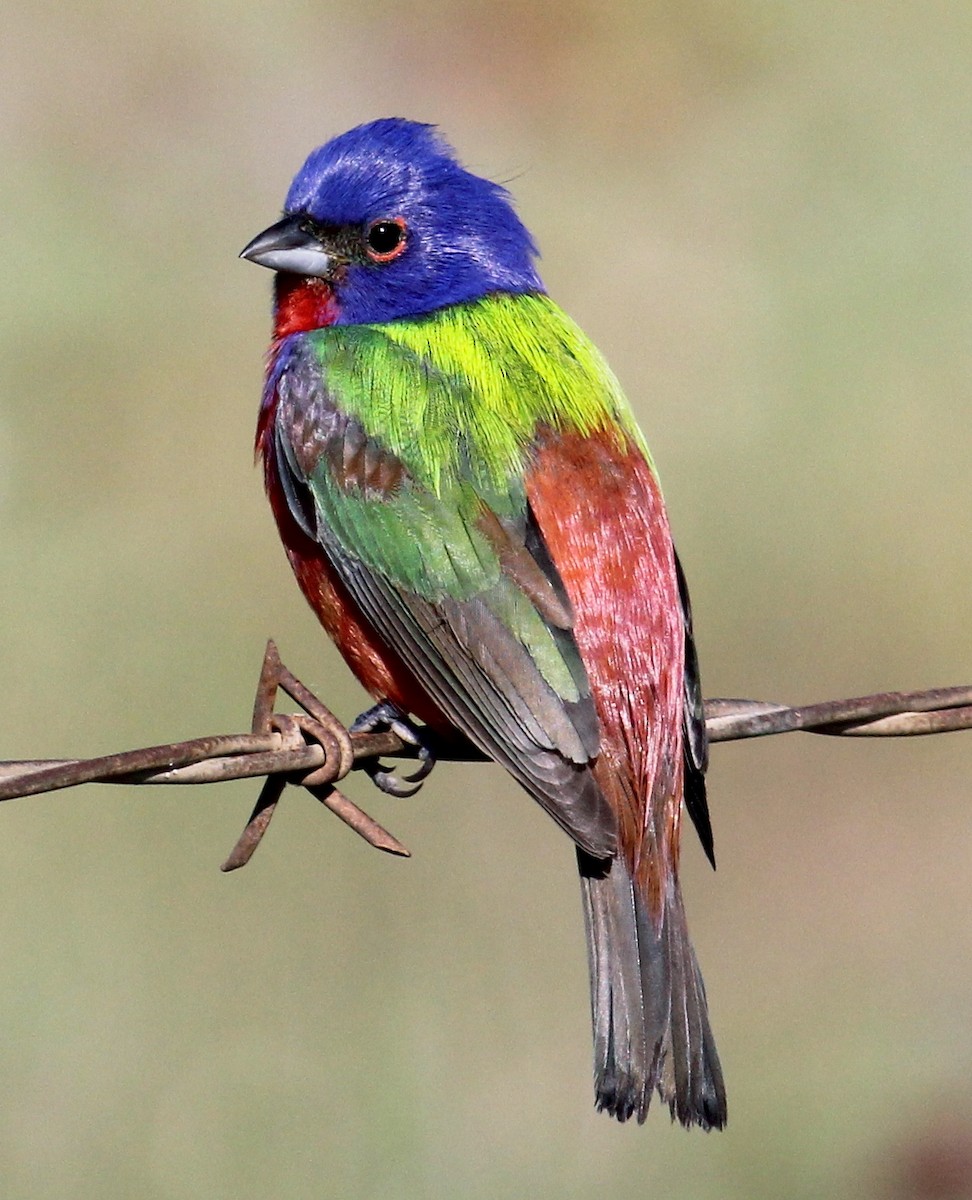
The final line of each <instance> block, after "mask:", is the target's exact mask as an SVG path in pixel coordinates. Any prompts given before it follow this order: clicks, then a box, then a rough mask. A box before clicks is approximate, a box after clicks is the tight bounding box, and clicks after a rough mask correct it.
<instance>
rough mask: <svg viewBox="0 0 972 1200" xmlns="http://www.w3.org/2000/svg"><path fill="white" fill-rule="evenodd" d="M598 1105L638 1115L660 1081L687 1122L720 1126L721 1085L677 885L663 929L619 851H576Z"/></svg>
mask: <svg viewBox="0 0 972 1200" xmlns="http://www.w3.org/2000/svg"><path fill="white" fill-rule="evenodd" d="M577 859H578V866H579V868H580V875H581V888H582V892H583V896H584V914H585V919H586V925H587V940H588V951H589V957H590V967H591V1011H592V1018H593V1025H594V1087H595V1094H596V1102H597V1107H598V1109H601V1110H604V1111H606V1112H608V1113H610V1114H611V1115H612V1116H614V1117H617V1118H618V1120H619V1121H627V1120H628V1119H629V1118H630V1117H637V1119H638V1121H639V1122H641V1121H644V1119H645V1117H646V1115H647V1113H648V1106H649V1104H650V1102H651V1097H652V1093H653V1092H654V1091H655V1090H656V1089H657V1091H658V1093H659V1095H660V1096H661V1098H662V1099H663V1100H664V1101H665V1102H666V1103H667V1104H668V1105H669V1107H670V1109H671V1113H672V1117H673V1119H674V1118H676V1117H677V1118H678V1120H679V1121H680V1122H681V1123H682V1124H683V1125H686V1126H691V1125H700V1126H701V1127H702V1128H703V1129H711V1128H720V1129H721V1128H722V1126H723V1125H725V1123H726V1093H725V1086H724V1084H723V1080H722V1068H721V1066H720V1065H719V1056H718V1053H717V1052H716V1047H715V1040H714V1038H713V1036H712V1029H711V1027H710V1025H709V1016H708V1011H707V1008H706V999H705V986H704V984H703V982H702V976H701V974H700V973H699V967H698V963H697V961H696V958H695V952H694V950H693V949H692V944H691V942H690V941H689V937H688V930H687V928H686V924H685V911H684V909H683V907H682V900H681V896H680V895H679V893H678V889H677V885H676V887H675V889H674V890H673V893H672V894H671V895H670V896H669V897H668V898H667V899H666V903H665V910H664V914H663V918H662V923H661V927H660V928H656V925H655V923H654V922H653V921H652V919H651V915H650V914H649V912H648V907H647V904H646V903H645V901H644V899H643V897H642V895H641V893H640V891H639V889H638V888H637V887H636V886H635V884H634V881H633V880H632V878H631V874H630V872H629V871H628V869H627V866H626V864H625V863H624V862H623V861H622V860H621V859H620V858H617V859H614V860H613V861H605V860H598V859H593V858H591V857H590V856H589V855H586V854H584V853H583V852H582V851H579V852H578V856H577Z"/></svg>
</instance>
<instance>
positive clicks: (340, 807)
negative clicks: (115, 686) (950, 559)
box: [0, 641, 972, 871]
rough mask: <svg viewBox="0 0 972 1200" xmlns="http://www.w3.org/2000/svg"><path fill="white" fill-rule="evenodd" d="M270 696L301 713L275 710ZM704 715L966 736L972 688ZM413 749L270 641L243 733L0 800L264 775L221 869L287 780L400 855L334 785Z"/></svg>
mask: <svg viewBox="0 0 972 1200" xmlns="http://www.w3.org/2000/svg"><path fill="white" fill-rule="evenodd" d="M278 691H282V692H284V693H285V694H286V695H288V696H289V697H290V698H291V700H293V701H294V702H295V703H296V704H298V705H299V706H300V708H301V709H302V710H303V711H302V712H299V713H278V712H275V711H274V709H275V705H276V700H277V693H278ZM705 718H706V722H705V723H706V732H707V733H708V737H709V741H710V742H713V743H714V742H729V741H739V740H741V739H743V738H753V737H769V736H771V735H774V734H779V733H794V732H797V731H800V732H803V733H816V734H824V735H826V736H839V737H917V736H923V735H928V734H935V733H949V732H953V731H956V730H959V729H972V686H969V687H948V688H933V689H930V690H928V691H923V692H880V693H877V694H875V695H872V696H859V697H854V698H851V699H849V700H827V701H824V702H823V703H821V704H810V705H803V706H798V707H789V706H787V705H783V704H771V703H768V702H767V701H763V700H732V699H712V700H706V701H705ZM423 741H424V742H425V744H426V746H427V748H428V750H429V751H431V755H432V761H443V762H477V761H479V762H482V761H485V756H484V755H483V754H481V753H480V752H479V751H478V750H476V748H475V747H474V746H472V745H471V744H470V743H468V742H465V741H464V740H462V739H457V740H447V739H444V738H441V737H438V736H437V735H435V734H434V733H433V732H432V731H431V730H425V731H423ZM416 753H417V750H416V747H415V746H413V745H410V744H408V743H406V742H405V741H403V740H402V739H401V738H400V737H399V736H398V735H397V734H395V733H391V732H378V733H351V732H350V731H349V730H348V728H347V727H346V726H345V725H344V724H343V723H342V722H341V721H340V720H339V719H338V718H337V717H336V716H335V715H334V714H333V713H332V712H331V711H330V709H329V708H327V706H326V705H325V704H324V703H323V702H322V701H321V700H320V699H318V697H317V696H315V695H314V693H313V692H312V691H310V689H309V688H307V687H305V686H304V685H303V684H302V683H301V682H300V680H299V679H298V678H297V677H296V676H295V675H293V674H292V673H291V672H290V671H289V670H288V669H287V668H286V667H285V666H284V664H283V663H282V662H281V660H280V655H279V653H278V651H277V647H276V645H275V644H274V643H273V641H270V642H268V643H267V649H266V654H265V655H264V659H263V668H262V670H261V672H260V680H259V683H258V684H257V690H256V697H255V699H254V705H253V720H252V723H251V728H250V732H249V733H234V734H216V735H212V736H208V737H199V738H191V739H190V740H189V741H184V742H170V743H168V744H166V745H162V746H146V747H143V748H141V749H137V750H125V751H122V752H121V753H119V754H107V755H102V756H101V757H99V758H85V759H76V758H72V759H32V760H22V761H8V762H0V801H3V800H14V799H19V798H22V797H25V796H36V795H40V794H42V793H45V792H54V791H58V790H61V789H63V788H70V787H77V786H78V785H80V784H83V783H125V784H199V783H222V782H224V781H225V780H228V779H249V778H255V777H260V776H265V777H266V778H265V782H264V784H263V788H262V790H261V792H260V795H259V798H258V799H257V802H256V805H255V807H254V809H253V812H252V813H251V815H250V819H249V820H248V821H247V823H246V826H245V827H244V829H243V832H242V833H241V834H240V837H239V839H238V840H237V842H236V845H235V846H234V847H233V850H232V851H231V853H230V855H229V857H228V858H227V859H226V861H225V862H224V863H223V866H222V869H223V870H224V871H233V870H236V869H237V868H238V867H242V866H244V865H245V864H246V863H247V862H249V860H250V858H251V857H252V855H253V852H254V851H255V850H256V848H257V846H258V845H259V844H260V840H261V838H262V837H263V835H264V833H265V832H266V829H267V826H268V825H269V823H270V819H271V817H272V816H273V813H274V811H275V810H276V806H277V803H278V801H279V800H280V797H281V796H282V795H283V791H284V789H285V788H286V786H287V784H288V783H292V784H295V785H297V786H300V787H303V788H305V789H306V790H307V791H309V792H310V793H311V795H312V796H314V797H316V799H318V800H319V801H320V802H321V803H322V804H323V805H325V807H327V808H328V809H330V811H331V812H333V813H334V814H335V815H336V816H338V817H340V818H341V820H342V821H344V822H345V823H346V824H347V825H348V826H350V828H351V829H353V830H354V831H355V833H357V834H359V835H360V836H361V837H363V838H364V839H365V841H366V842H368V843H369V845H371V846H374V847H375V848H376V849H378V850H384V851H386V852H387V853H389V854H398V855H402V856H405V857H408V854H409V852H408V850H407V849H406V848H405V847H404V846H403V845H402V843H401V842H400V841H399V840H398V839H397V838H396V837H394V835H393V834H391V833H389V832H388V830H387V829H384V828H383V827H382V826H381V825H379V824H378V822H377V821H375V820H374V819H373V818H372V817H370V816H369V815H368V814H367V813H366V812H364V810H363V809H361V808H359V807H358V805H356V804H355V803H354V802H353V801H351V800H349V799H348V798H347V796H345V795H343V793H341V792H340V791H339V790H338V788H337V787H336V786H335V785H336V784H337V783H339V782H340V781H341V780H342V779H343V778H344V777H345V776H346V775H347V774H348V773H349V772H351V771H353V770H361V769H363V770H367V771H368V772H369V774H371V775H372V776H373V777H376V776H378V777H380V779H382V780H385V781H386V782H387V781H388V780H389V779H390V778H394V777H393V776H392V774H391V772H390V771H389V769H388V768H385V767H384V766H380V764H379V760H380V758H382V757H396V758H414V757H416ZM428 770H429V768H428V766H427V765H424V764H423V765H422V766H421V767H420V768H419V770H418V771H417V772H416V773H415V774H414V775H411V776H408V775H406V776H404V777H403V779H401V780H397V783H396V786H397V788H398V789H399V790H398V791H396V794H398V795H407V794H412V793H413V792H416V791H418V789H419V788H420V787H421V786H422V782H423V781H424V779H425V776H426V775H427V774H428ZM402 785H404V786H402Z"/></svg>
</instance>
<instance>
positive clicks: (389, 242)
mask: <svg viewBox="0 0 972 1200" xmlns="http://www.w3.org/2000/svg"><path fill="white" fill-rule="evenodd" d="M365 249H366V251H367V254H368V257H369V258H370V259H371V261H372V262H380V263H383V262H391V260H392V259H393V258H397V257H398V256H399V254H401V252H402V251H403V250H404V249H405V222H404V221H403V220H402V218H401V217H390V218H388V219H387V220H382V221H372V222H371V224H370V225H369V226H368V232H367V233H366V234H365Z"/></svg>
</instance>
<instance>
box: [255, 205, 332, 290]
mask: <svg viewBox="0 0 972 1200" xmlns="http://www.w3.org/2000/svg"><path fill="white" fill-rule="evenodd" d="M304 220H305V218H302V217H284V219H283V220H282V221H278V222H277V223H276V225H271V226H270V228H269V229H264V231H263V233H258V234H257V235H256V237H255V238H254V239H253V241H252V242H250V243H249V244H248V245H246V246H245V247H244V248H243V249H242V250H241V251H240V258H245V259H247V260H248V261H249V262H252V263H256V264H257V266H258V267H269V268H270V270H271V271H289V272H290V273H291V274H293V275H313V276H319V277H320V278H322V279H326V278H327V277H328V276H329V275H330V274H331V272H332V271H333V269H334V262H335V260H334V256H333V255H332V254H328V252H327V251H326V250H325V249H324V246H323V244H322V243H321V241H320V240H319V239H318V238H316V237H315V236H314V235H313V234H312V233H308V232H307V231H306V229H302V228H301V223H302V222H303V221H304Z"/></svg>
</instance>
